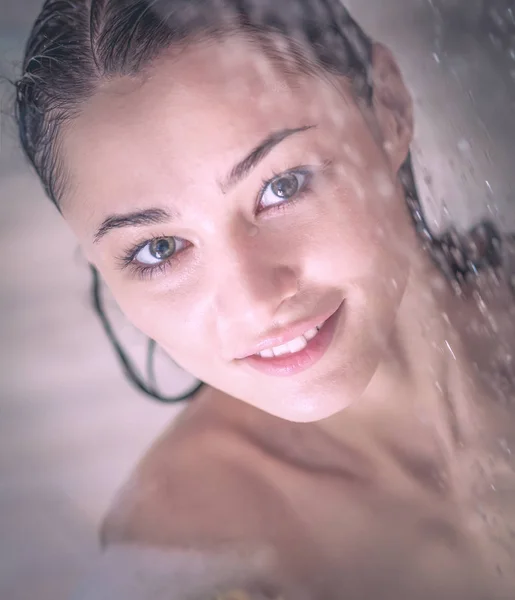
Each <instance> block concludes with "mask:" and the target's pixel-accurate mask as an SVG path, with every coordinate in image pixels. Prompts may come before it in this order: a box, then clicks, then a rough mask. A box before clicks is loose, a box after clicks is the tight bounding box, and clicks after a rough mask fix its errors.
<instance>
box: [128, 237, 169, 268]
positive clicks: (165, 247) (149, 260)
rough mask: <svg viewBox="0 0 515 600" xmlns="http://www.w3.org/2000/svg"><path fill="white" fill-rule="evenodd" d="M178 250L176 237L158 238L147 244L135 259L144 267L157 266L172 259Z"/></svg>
mask: <svg viewBox="0 0 515 600" xmlns="http://www.w3.org/2000/svg"><path fill="white" fill-rule="evenodd" d="M176 249H177V242H176V241H175V238H174V237H162V238H156V239H155V240H152V241H151V242H148V244H145V246H143V248H141V250H139V252H138V253H137V254H136V256H135V257H134V258H135V259H136V261H137V262H139V263H141V264H143V265H156V264H159V263H161V262H163V261H165V260H167V259H169V258H171V257H172V256H173V255H174V254H175V252H176Z"/></svg>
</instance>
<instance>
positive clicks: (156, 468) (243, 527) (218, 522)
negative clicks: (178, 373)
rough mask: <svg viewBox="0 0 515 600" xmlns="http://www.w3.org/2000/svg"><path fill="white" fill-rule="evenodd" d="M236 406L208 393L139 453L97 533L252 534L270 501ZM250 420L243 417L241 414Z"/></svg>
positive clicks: (160, 539) (164, 536)
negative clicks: (140, 455) (147, 450)
mask: <svg viewBox="0 0 515 600" xmlns="http://www.w3.org/2000/svg"><path fill="white" fill-rule="evenodd" d="M241 404H242V403H240V402H238V401H237V400H234V399H231V398H227V397H225V396H223V395H222V394H219V393H218V392H216V391H214V390H207V392H206V393H204V394H203V395H202V396H201V397H200V398H199V399H198V400H194V401H193V402H192V404H191V406H190V407H188V408H186V409H185V411H184V413H182V414H181V415H180V416H179V418H178V419H177V421H176V422H175V423H174V424H173V425H172V427H171V428H170V429H169V430H168V431H166V432H165V434H164V435H163V436H162V437H161V438H160V439H159V440H158V441H157V442H156V443H155V444H154V446H153V447H152V448H151V449H150V451H149V452H148V453H147V454H146V455H145V456H144V457H143V459H142V460H141V462H140V464H139V465H138V466H137V468H136V469H135V471H134V473H133V474H132V476H131V477H130V478H129V480H128V481H127V483H126V484H125V485H124V486H123V488H122V489H121V490H120V492H119V493H118V495H117V497H116V499H115V501H114V503H113V505H112V506H111V508H110V510H109V512H108V514H107V517H106V519H105V521H104V523H103V526H102V530H101V539H102V544H103V545H104V546H107V545H110V544H117V543H142V544H153V545H155V544H157V545H161V546H163V545H174V546H175V545H186V546H191V545H192V544H193V545H202V544H212V543H216V541H217V540H225V541H227V540H229V539H231V538H235V539H236V538H239V539H241V537H245V536H247V537H252V536H255V535H256V534H257V532H259V531H261V530H262V528H263V522H262V521H263V520H265V519H266V516H265V514H264V513H265V510H264V508H265V507H266V506H268V505H269V503H270V502H272V499H271V498H268V497H267V498H264V496H266V495H267V492H266V490H265V486H263V485H261V483H260V477H259V470H260V452H259V449H258V448H256V447H255V444H254V442H253V441H252V436H249V435H246V433H245V431H244V430H242V427H241V423H242V422H243V421H245V417H246V416H248V415H247V414H246V413H245V411H247V410H248V409H247V408H246V407H243V406H240V405H241ZM247 420H248V419H247Z"/></svg>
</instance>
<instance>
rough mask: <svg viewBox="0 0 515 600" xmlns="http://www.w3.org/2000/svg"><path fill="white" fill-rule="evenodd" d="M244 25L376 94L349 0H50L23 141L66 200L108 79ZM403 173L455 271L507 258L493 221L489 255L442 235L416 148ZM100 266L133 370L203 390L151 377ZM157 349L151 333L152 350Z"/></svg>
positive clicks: (31, 45)
mask: <svg viewBox="0 0 515 600" xmlns="http://www.w3.org/2000/svg"><path fill="white" fill-rule="evenodd" d="M236 31H239V32H243V33H244V34H246V35H249V36H252V37H253V39H258V40H259V41H260V42H261V47H262V48H263V50H264V51H265V52H268V54H269V55H270V56H272V58H274V57H275V58H279V59H280V58H281V53H280V52H279V51H278V48H277V47H275V48H274V46H273V44H272V45H271V44H270V34H275V38H274V39H277V37H278V36H279V37H280V39H281V40H282V41H286V43H287V44H286V45H287V48H288V49H289V52H288V51H287V52H286V54H289V55H290V56H297V59H298V60H297V62H298V63H300V62H302V57H301V56H300V54H299V52H298V49H299V48H302V49H304V50H306V51H307V52H308V53H309V55H310V59H312V60H313V61H314V63H315V64H317V65H319V68H320V70H322V71H323V70H324V69H325V70H328V71H331V72H336V73H339V74H341V75H344V76H347V77H349V78H350V79H351V80H352V82H353V84H354V88H355V90H356V93H357V94H359V95H360V96H362V97H364V98H366V99H367V101H368V102H370V101H371V99H372V94H373V89H372V82H371V77H370V69H371V62H372V41H371V40H370V38H369V37H368V36H367V35H366V34H365V33H364V32H363V31H362V29H361V28H360V27H359V26H358V25H357V23H356V22H355V21H354V20H353V19H352V17H351V16H350V14H349V13H348V11H347V9H346V8H345V7H344V6H343V5H342V4H341V2H340V0H153V1H152V0H82V1H81V0H46V2H45V4H44V5H43V8H42V11H41V13H40V15H39V17H38V18H37V20H36V23H35V24H34V27H33V29H32V32H31V34H30V37H29V40H28V43H27V46H26V51H25V57H24V61H23V73H22V77H21V78H20V79H19V80H18V82H17V84H16V88H17V96H16V114H17V119H18V124H19V135H20V139H21V143H22V146H23V149H24V151H25V153H26V155H27V157H28V158H29V160H30V162H31V163H32V165H33V166H34V168H35V170H36V172H37V173H38V175H39V177H40V179H41V181H42V183H43V185H44V187H45V190H46V192H47V194H48V196H49V197H50V198H51V199H52V201H53V202H54V203H55V204H56V206H58V205H59V199H60V197H61V195H62V194H63V190H64V189H65V186H66V170H65V168H64V166H63V164H62V162H61V160H60V155H59V134H60V132H61V130H62V128H63V127H65V126H66V124H67V123H68V122H69V121H70V120H72V119H73V118H74V115H77V114H78V113H79V111H80V107H81V104H82V102H84V101H85V100H86V99H87V98H89V97H90V96H92V95H93V94H94V93H95V90H96V88H97V87H98V85H99V84H100V83H101V82H102V81H103V80H105V79H109V78H112V77H115V76H119V75H129V76H130V75H136V74H138V73H140V72H141V71H142V70H143V69H145V67H147V66H148V65H150V64H151V62H152V61H153V60H154V59H156V58H157V57H158V56H159V55H160V53H162V52H163V51H164V50H166V49H167V48H169V47H171V46H174V45H180V44H184V43H187V42H188V41H189V40H191V39H194V38H198V37H200V38H202V37H204V38H206V37H207V38H209V37H213V36H215V37H216V36H221V35H224V34H227V33H230V32H236ZM400 177H401V180H402V183H403V185H404V188H405V191H406V200H407V203H408V207H409V209H410V213H411V215H412V219H413V222H414V224H415V226H416V228H417V231H418V232H419V233H420V236H421V239H422V241H423V243H424V245H425V246H426V247H427V249H428V251H429V252H430V254H431V256H432V257H433V259H434V260H435V261H436V263H437V264H438V265H439V266H440V268H441V269H442V271H443V272H444V274H445V275H446V276H447V277H448V278H449V279H450V280H452V281H456V280H459V279H460V278H463V277H465V276H466V275H467V274H469V273H474V272H475V271H477V269H478V268H479V267H481V266H482V261H485V260H486V261H487V262H488V264H491V263H492V264H494V266H495V265H496V264H497V263H499V261H500V251H499V241H500V238H499V236H498V235H497V232H496V230H495V228H493V226H492V225H491V224H482V225H481V228H476V230H475V231H476V233H479V234H480V235H479V236H477V237H478V239H481V240H484V241H485V243H486V246H487V250H488V251H487V252H482V253H479V255H478V253H477V252H476V253H474V251H473V250H472V251H471V250H470V248H469V246H470V244H468V245H467V244H465V243H464V239H465V238H462V237H461V236H459V235H458V234H457V233H456V232H455V231H452V232H448V233H447V234H445V235H444V236H442V237H440V238H436V237H435V236H434V235H433V234H432V233H431V231H430V229H429V227H428V226H427V224H426V221H425V218H424V215H423V211H422V208H421V205H420V202H419V198H418V195H417V191H416V185H415V180H414V176H413V170H412V166H411V159H410V157H408V159H407V160H406V162H405V164H404V165H403V167H402V169H401V172H400ZM467 239H473V238H471V237H470V236H469V237H468V238H467ZM92 272H93V299H94V305H95V309H96V312H97V314H98V315H99V317H100V319H101V321H102V324H103V327H104V329H105V331H106V333H107V335H108V337H109V339H110V340H111V342H112V343H113V345H114V348H115V350H116V352H117V354H118V356H119V358H120V360H121V363H122V366H123V367H124V369H125V372H126V374H127V375H128V377H129V379H130V380H131V381H132V382H133V383H134V384H136V385H137V386H138V387H139V388H140V389H141V390H142V391H144V392H145V393H147V394H149V395H151V396H153V397H155V398H158V399H160V400H165V401H179V400H183V399H185V398H188V397H190V396H192V395H193V394H194V393H196V391H198V389H199V388H200V386H201V385H202V384H200V385H199V386H196V387H195V389H194V390H192V391H191V392H189V393H188V394H185V395H184V396H181V397H178V398H164V397H163V396H162V395H161V394H159V392H158V391H157V389H156V387H155V386H154V384H153V383H152V382H151V383H146V382H145V381H144V379H143V378H142V377H141V376H140V375H139V374H138V372H137V370H136V369H135V368H134V366H133V365H132V363H131V361H130V360H129V359H128V357H127V355H126V353H125V352H124V350H123V348H122V346H121V344H120V343H119V341H118V340H117V338H116V336H115V334H114V331H113V328H112V327H111V325H110V323H109V321H108V319H107V317H106V315H105V311H104V306H103V303H102V294H101V282H100V279H99V277H98V273H97V272H96V270H95V269H94V268H92ZM153 348H154V345H153V342H152V341H151V346H150V348H149V357H150V358H151V357H152V351H153Z"/></svg>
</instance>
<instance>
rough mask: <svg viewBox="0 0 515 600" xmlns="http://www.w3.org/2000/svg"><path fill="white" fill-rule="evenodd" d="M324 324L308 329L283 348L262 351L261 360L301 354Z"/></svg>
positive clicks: (282, 346) (277, 347)
mask: <svg viewBox="0 0 515 600" xmlns="http://www.w3.org/2000/svg"><path fill="white" fill-rule="evenodd" d="M324 323H325V321H324ZM324 323H322V324H321V325H317V326H316V327H313V329H308V331H306V333H303V334H302V335H299V336H298V337H296V338H294V339H293V340H291V341H289V342H286V343H285V344H282V345H281V346H275V347H273V348H267V349H266V350H262V351H261V352H258V356H261V358H275V357H276V356H283V355H285V354H295V353H297V352H300V351H301V350H304V348H306V346H307V345H308V343H309V342H310V341H311V340H312V339H314V338H315V337H316V336H317V335H318V332H319V331H320V329H322V326H323V325H324ZM255 356H256V355H255Z"/></svg>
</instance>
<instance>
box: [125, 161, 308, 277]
mask: <svg viewBox="0 0 515 600" xmlns="http://www.w3.org/2000/svg"><path fill="white" fill-rule="evenodd" d="M291 174H299V175H304V177H305V181H304V183H303V185H302V188H301V189H300V190H299V191H298V192H297V193H296V194H295V195H294V196H293V197H292V198H289V199H286V200H284V202H280V203H278V204H274V205H272V206H268V207H266V208H263V209H262V210H261V211H259V212H260V213H272V212H273V213H276V212H284V211H285V210H288V209H289V208H291V206H293V205H294V204H296V203H297V202H298V201H300V200H302V198H303V197H304V195H305V194H307V193H309V192H310V191H311V189H312V188H311V185H310V183H311V180H312V178H313V169H312V168H310V167H306V166H301V167H295V168H293V169H289V170H287V171H282V172H279V173H275V172H274V174H273V175H272V177H270V178H268V179H264V180H263V182H262V185H261V189H260V191H259V193H258V197H257V205H259V203H260V202H261V200H262V199H263V195H264V193H265V191H266V189H267V188H268V186H269V185H271V184H272V183H273V182H274V180H276V179H278V178H279V177H287V176H288V175H291ZM166 237H170V236H168V235H167V234H163V235H156V236H154V237H153V238H152V239H150V240H148V239H146V240H145V241H144V242H142V243H140V244H137V245H136V246H134V247H132V248H131V249H130V250H129V251H128V252H126V253H125V254H124V255H122V256H120V257H119V258H118V262H119V265H120V268H121V269H130V270H131V271H132V272H133V273H134V274H135V275H137V276H138V278H140V279H151V278H152V277H154V276H157V275H161V274H163V273H166V272H167V270H168V269H169V268H171V266H172V264H173V263H174V262H175V261H176V260H178V256H179V255H180V254H182V252H184V250H186V249H187V248H185V249H183V250H181V251H180V252H178V253H177V254H176V255H172V256H171V257H170V258H168V259H166V260H163V261H162V262H160V263H155V264H148V265H146V264H143V263H139V262H137V261H136V260H135V258H136V256H137V254H138V252H140V251H141V250H143V248H145V246H147V245H148V244H150V243H151V242H153V241H154V240H158V239H161V238H166ZM181 239H182V238H181ZM184 241H186V240H184ZM176 257H177V258H176Z"/></svg>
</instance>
